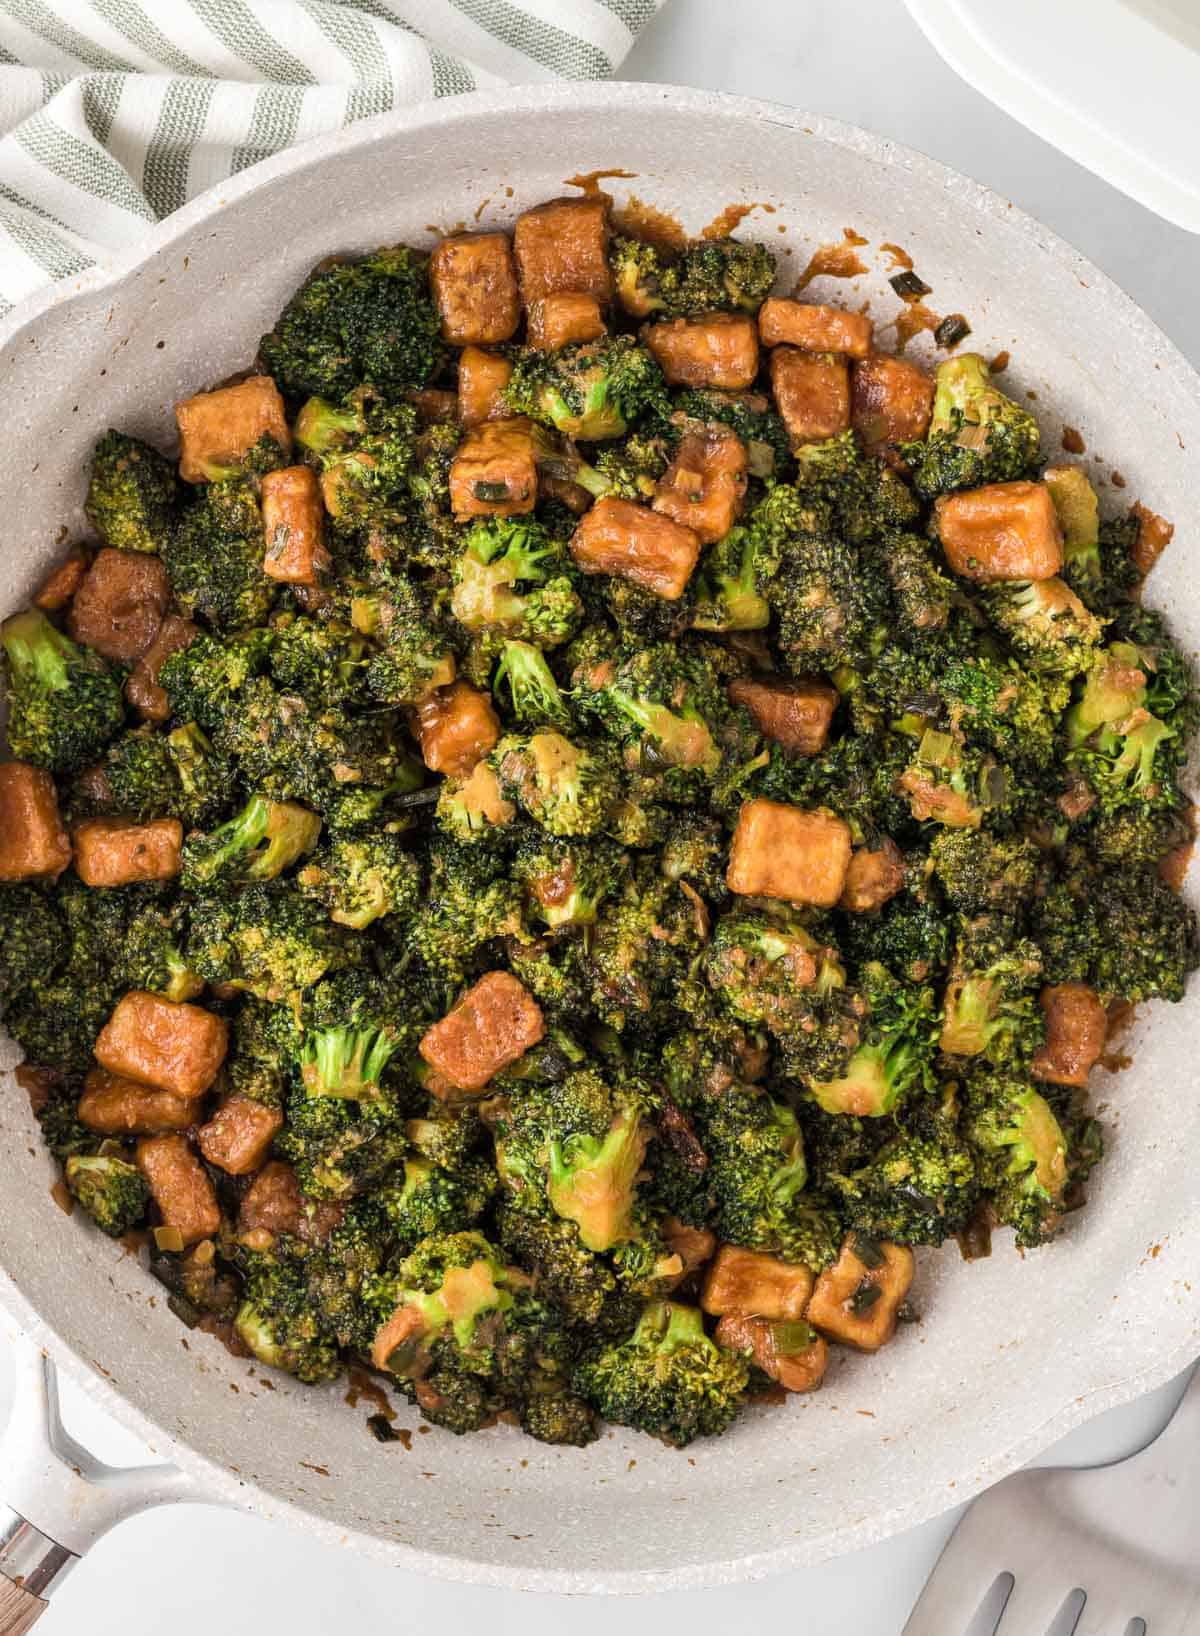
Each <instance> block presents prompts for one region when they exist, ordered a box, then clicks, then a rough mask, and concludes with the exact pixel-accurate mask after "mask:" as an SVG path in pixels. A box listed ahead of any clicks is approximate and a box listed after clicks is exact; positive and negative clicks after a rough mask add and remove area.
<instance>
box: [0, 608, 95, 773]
mask: <svg viewBox="0 0 1200 1636" xmlns="http://www.w3.org/2000/svg"><path fill="white" fill-rule="evenodd" d="M0 642H2V643H3V646H4V656H5V659H6V660H7V661H8V691H7V701H8V722H7V733H8V743H9V747H10V748H11V750H12V753H13V754H14V755H15V756H19V757H20V758H21V759H22V760H23V761H32V762H34V763H35V764H36V765H37V766H39V767H48V768H49V769H50V771H51V772H56V773H71V772H77V771H78V770H79V769H80V768H81V767H84V766H86V765H87V763H88V762H89V761H93V760H95V758H96V756H97V755H98V754H99V753H100V750H101V748H102V747H103V746H104V744H105V743H107V741H108V740H109V739H110V738H113V737H114V736H115V735H116V734H117V733H118V732H119V731H120V729H121V724H122V722H123V721H124V719H125V703H124V700H123V699H122V697H121V684H120V681H119V680H118V678H117V676H116V675H114V673H113V672H112V671H111V670H109V668H108V666H107V665H106V664H105V663H104V661H103V659H101V658H100V656H99V654H97V653H93V652H92V651H91V650H90V649H89V648H82V647H78V646H77V645H76V644H75V643H74V642H72V641H71V640H70V638H69V637H66V636H64V635H63V634H62V632H61V631H59V630H56V629H55V627H54V626H53V625H52V624H51V623H50V621H49V620H48V619H47V618H46V616H45V614H42V613H38V612H37V610H36V609H33V608H30V609H27V610H26V612H24V613H19V614H14V615H13V617H12V618H11V619H6V620H5V621H4V623H3V625H0Z"/></svg>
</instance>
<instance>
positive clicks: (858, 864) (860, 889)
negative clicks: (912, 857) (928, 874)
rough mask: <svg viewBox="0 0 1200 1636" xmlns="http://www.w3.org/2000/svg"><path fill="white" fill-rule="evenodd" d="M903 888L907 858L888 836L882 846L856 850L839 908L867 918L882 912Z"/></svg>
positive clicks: (883, 839) (882, 841)
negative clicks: (868, 914)
mask: <svg viewBox="0 0 1200 1636" xmlns="http://www.w3.org/2000/svg"><path fill="white" fill-rule="evenodd" d="M903 885H904V858H903V855H902V854H901V851H900V848H899V847H898V846H897V845H896V843H895V841H893V840H892V839H891V838H890V837H889V836H887V835H884V836H883V837H882V838H881V839H880V841H879V844H878V846H860V847H856V848H855V850H854V852H853V853H852V854H851V857H850V866H849V868H848V869H847V870H846V884H845V886H843V887H842V895H841V897H840V898H839V899H838V908H839V909H849V910H850V912H851V913H852V914H867V913H869V912H870V911H871V910H872V909H880V908H882V907H883V905H884V904H885V903H886V902H887V901H888V900H889V898H894V897H895V895H896V893H897V892H898V891H899V890H900V889H901V887H902V886H903Z"/></svg>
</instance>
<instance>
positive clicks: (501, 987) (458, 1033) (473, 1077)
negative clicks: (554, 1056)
mask: <svg viewBox="0 0 1200 1636" xmlns="http://www.w3.org/2000/svg"><path fill="white" fill-rule="evenodd" d="M545 1032H546V1025H545V1023H544V1021H543V1020H542V1010H541V1007H540V1006H539V1005H538V1003H537V1001H536V1000H535V999H534V998H533V996H532V995H531V994H530V993H529V991H528V989H527V988H525V986H524V984H522V983H519V982H518V981H517V979H516V978H515V977H513V976H512V975H511V974H510V973H509V972H507V971H489V972H488V973H487V975H486V976H484V977H481V978H480V979H479V981H478V982H477V983H476V984H475V986H474V987H473V988H470V989H468V990H467V992H466V993H465V994H464V995H463V997H462V999H461V1000H460V1001H459V1002H458V1004H457V1005H456V1006H455V1007H454V1008H453V1009H452V1010H451V1011H448V1012H447V1013H446V1015H445V1016H444V1017H443V1018H442V1020H441V1022H437V1023H434V1025H433V1027H432V1028H431V1029H430V1030H429V1032H428V1033H427V1034H426V1035H425V1037H424V1039H423V1040H422V1041H421V1045H420V1051H421V1055H422V1056H423V1057H424V1059H425V1061H426V1062H427V1063H428V1064H429V1066H430V1067H431V1068H432V1069H433V1070H434V1072H435V1073H437V1074H440V1075H441V1076H442V1078H444V1079H447V1080H449V1082H450V1084H451V1085H454V1086H456V1087H457V1089H458V1090H460V1091H482V1090H483V1088H484V1087H485V1086H486V1085H487V1083H488V1081H489V1080H490V1079H491V1078H492V1077H493V1076H494V1075H495V1074H498V1073H499V1072H500V1070H501V1068H507V1067H508V1065H509V1063H510V1062H516V1060H517V1058H518V1057H523V1056H524V1055H525V1053H526V1051H528V1050H529V1048H530V1047H531V1046H533V1045H536V1044H537V1042H538V1041H539V1040H540V1039H541V1038H542V1036H543V1034H544V1033H545Z"/></svg>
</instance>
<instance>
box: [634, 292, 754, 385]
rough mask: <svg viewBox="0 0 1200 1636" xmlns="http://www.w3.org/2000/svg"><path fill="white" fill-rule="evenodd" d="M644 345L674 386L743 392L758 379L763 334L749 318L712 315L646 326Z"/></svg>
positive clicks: (643, 337) (740, 315) (732, 314)
mask: <svg viewBox="0 0 1200 1636" xmlns="http://www.w3.org/2000/svg"><path fill="white" fill-rule="evenodd" d="M642 340H643V341H644V342H645V343H646V345H647V346H648V347H649V348H650V351H651V352H652V353H653V354H654V356H655V357H656V358H657V359H658V364H659V368H660V369H661V370H662V372H663V374H664V375H665V376H666V377H667V380H668V381H669V382H670V384H671V385H672V386H715V387H719V388H721V389H723V390H725V391H729V392H741V391H743V390H744V389H745V388H746V387H747V386H752V385H753V384H754V377H755V376H756V375H757V374H758V331H757V329H756V328H755V327H754V320H753V318H751V317H750V316H749V314H748V313H734V312H712V313H706V314H705V315H704V317H702V318H670V319H667V320H666V321H665V322H663V323H661V324H647V325H646V326H645V328H644V329H643V330H642Z"/></svg>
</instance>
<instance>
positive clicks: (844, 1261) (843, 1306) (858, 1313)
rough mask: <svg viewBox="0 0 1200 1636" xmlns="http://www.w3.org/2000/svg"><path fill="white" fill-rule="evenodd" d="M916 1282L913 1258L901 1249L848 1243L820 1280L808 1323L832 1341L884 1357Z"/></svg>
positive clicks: (858, 1241)
mask: <svg viewBox="0 0 1200 1636" xmlns="http://www.w3.org/2000/svg"><path fill="white" fill-rule="evenodd" d="M912 1281H913V1253H912V1251H911V1250H910V1249H908V1248H907V1247H906V1246H904V1245H901V1244H884V1243H876V1241H875V1240H874V1239H872V1240H869V1241H868V1240H864V1239H857V1238H856V1236H855V1234H854V1233H851V1234H849V1235H848V1237H847V1238H846V1241H845V1243H844V1244H843V1245H842V1250H841V1254H840V1255H839V1256H838V1258H837V1260H836V1261H835V1262H834V1264H833V1266H832V1267H827V1268H826V1270H825V1271H824V1272H823V1273H822V1274H821V1276H820V1277H819V1278H818V1279H817V1282H816V1287H815V1288H814V1290H813V1293H812V1300H811V1301H810V1302H809V1303H808V1313H807V1317H808V1321H809V1323H810V1324H812V1326H813V1328H814V1329H819V1330H821V1332H822V1333H823V1334H825V1335H827V1336H828V1337H829V1339H830V1340H831V1341H840V1342H841V1343H842V1345H843V1346H853V1347H856V1348H857V1349H858V1351H860V1352H878V1350H879V1348H880V1347H881V1346H883V1345H884V1343H885V1342H887V1341H890V1340H891V1338H892V1336H893V1335H894V1334H895V1332H896V1313H897V1311H898V1310H899V1307H900V1304H901V1302H902V1301H903V1300H904V1297H905V1296H906V1295H907V1294H908V1291H909V1287H910V1286H911V1284H912Z"/></svg>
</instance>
